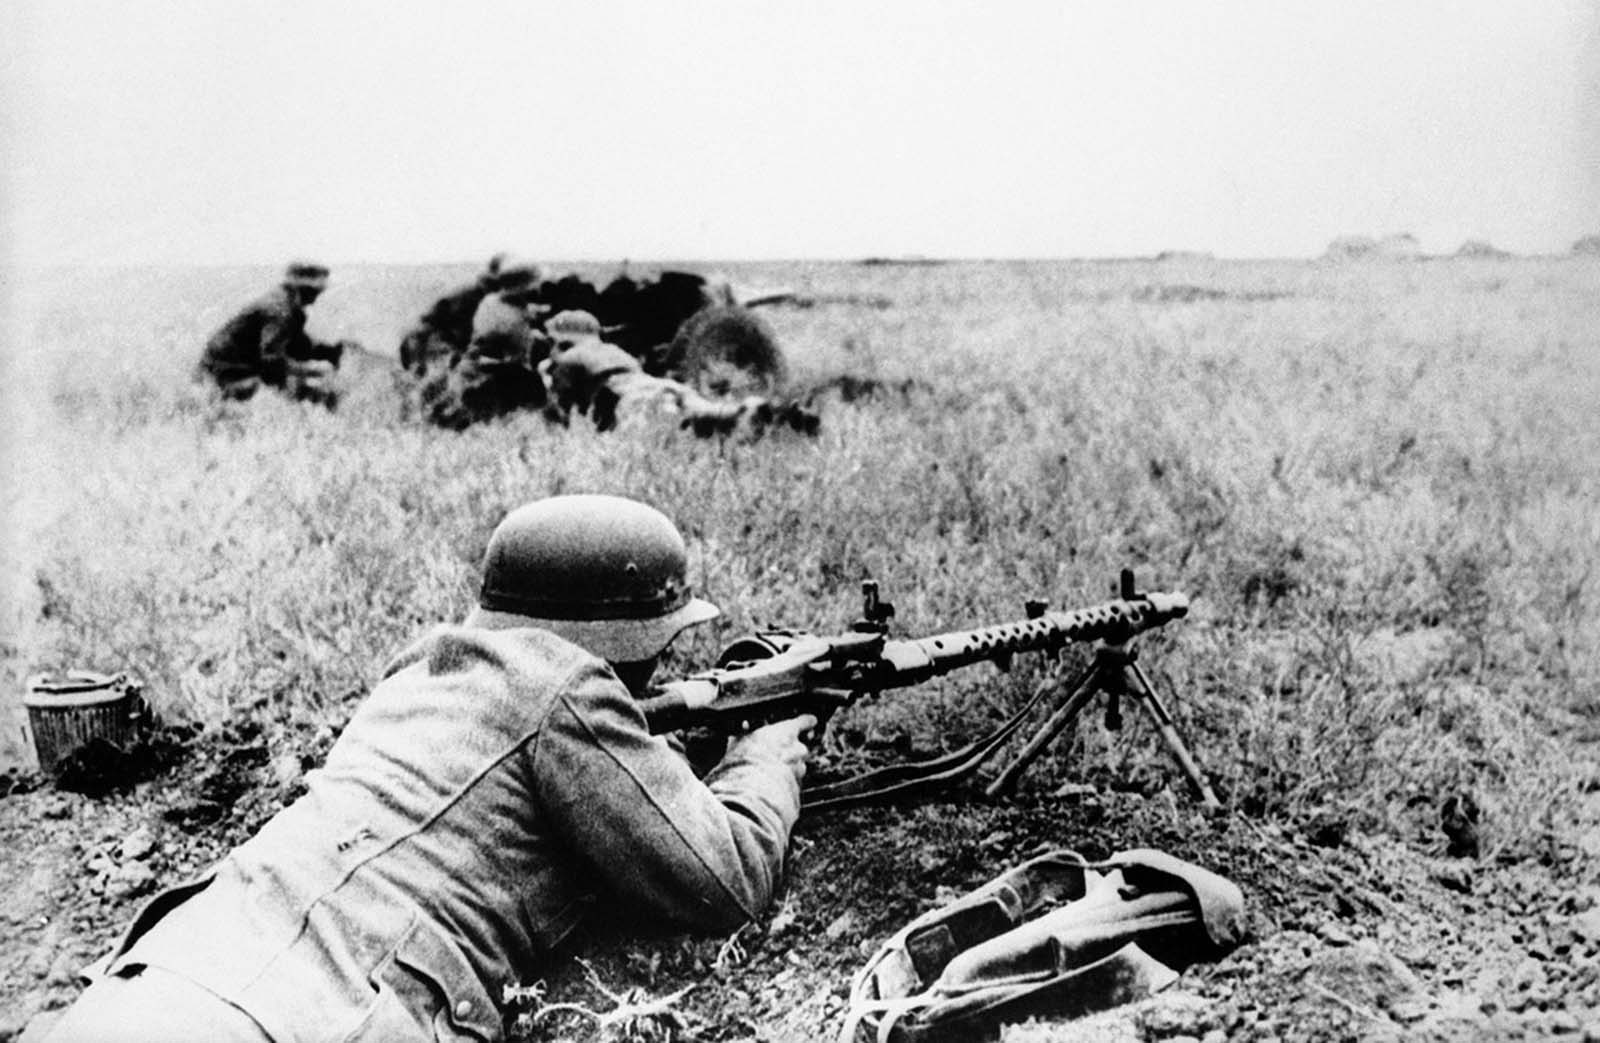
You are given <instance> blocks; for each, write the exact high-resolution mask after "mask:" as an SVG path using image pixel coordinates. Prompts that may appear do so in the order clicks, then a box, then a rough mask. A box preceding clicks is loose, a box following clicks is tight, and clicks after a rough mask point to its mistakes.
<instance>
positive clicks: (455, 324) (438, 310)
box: [400, 253, 506, 379]
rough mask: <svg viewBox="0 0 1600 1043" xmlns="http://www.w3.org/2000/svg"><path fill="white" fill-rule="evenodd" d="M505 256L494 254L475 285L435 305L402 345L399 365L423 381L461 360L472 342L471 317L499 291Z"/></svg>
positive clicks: (436, 302)
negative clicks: (429, 374)
mask: <svg viewBox="0 0 1600 1043" xmlns="http://www.w3.org/2000/svg"><path fill="white" fill-rule="evenodd" d="M505 260H506V255H505V254H503V253H499V254H495V255H494V256H493V257H491V258H489V263H488V264H487V265H485V266H484V269H483V271H482V272H480V273H478V277H477V278H475V279H473V280H472V282H470V283H467V284H466V285H464V286H457V287H456V288H455V289H453V290H450V291H449V292H448V293H446V294H445V295H444V296H442V297H440V298H439V299H438V300H436V301H434V302H433V306H432V307H430V308H429V309H428V310H427V311H426V312H424V313H423V315H422V317H421V318H420V319H418V320H417V324H416V325H415V326H413V327H412V328H411V330H410V331H409V332H407V333H406V335H405V338H404V339H403V340H402V341H401V342H400V365H401V366H403V367H405V369H406V371H407V372H409V373H411V374H412V375H414V376H416V377H417V378H419V379H421V378H424V377H426V376H427V375H428V372H429V370H431V369H433V368H434V367H435V366H437V365H440V364H445V365H448V364H449V362H450V361H451V360H453V359H458V358H460V357H461V355H462V353H463V352H465V351H466V350H467V344H468V343H469V342H471V340H472V317H473V315H474V314H476V313H477V310H478V305H479V304H481V303H482V302H483V299H484V298H485V297H487V296H488V295H489V294H491V293H493V292H494V291H495V290H496V289H498V288H499V283H500V269H501V267H502V265H503V264H504V263H505Z"/></svg>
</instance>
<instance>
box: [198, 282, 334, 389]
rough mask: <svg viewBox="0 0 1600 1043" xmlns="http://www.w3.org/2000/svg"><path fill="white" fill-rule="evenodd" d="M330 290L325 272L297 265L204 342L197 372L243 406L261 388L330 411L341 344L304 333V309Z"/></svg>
mask: <svg viewBox="0 0 1600 1043" xmlns="http://www.w3.org/2000/svg"><path fill="white" fill-rule="evenodd" d="M327 288H328V269H327V268H326V267H325V266H324V265H320V264H313V263H311V262H309V261H296V262H294V263H292V264H290V265H289V267H288V268H287V269H286V270H285V271H284V275H283V282H282V283H281V284H279V286H278V287H277V288H276V289H274V290H273V291H272V292H270V293H268V294H267V295H266V296H264V297H262V298H260V299H259V300H256V301H253V302H251V303H250V304H249V305H248V306H246V307H245V309H244V310H243V311H241V312H239V313H238V314H237V315H235V316H234V317H233V318H231V319H229V320H228V321H227V322H226V323H224V324H223V325H222V327H221V328H220V329H218V330H217V332H215V333H213V334H212V335H211V339H210V340H208V341H207V342H206V347H205V352H204V353H203V354H202V355H201V358H200V373H201V375H202V376H203V377H205V378H206V379H209V380H211V381H213V382H215V384H216V386H217V389H218V390H219V391H220V392H221V393H222V397H223V398H225V399H229V400H231V401H241V402H242V401H244V400H246V399H249V398H250V397H251V396H253V395H254V394H255V393H256V391H257V390H258V389H260V387H261V386H262V385H263V384H265V385H267V386H268V387H274V388H278V389H279V390H281V391H283V392H284V393H285V394H287V395H289V396H291V397H293V398H296V399H301V400H304V401H311V402H317V403H320V404H322V405H325V406H327V407H328V408H330V409H331V408H333V407H334V406H335V405H337V404H338V400H339V395H338V391H337V389H336V388H335V387H334V383H333V375H334V373H335V372H336V371H337V370H338V368H339V360H340V359H341V358H342V357H343V354H344V349H345V346H346V345H345V343H344V342H342V341H341V342H339V343H336V344H325V343H322V342H320V341H316V340H313V339H312V338H311V337H310V336H309V335H307V333H306V309H307V308H308V307H310V306H311V305H312V304H313V303H315V302H316V300H317V298H318V297H320V296H321V295H322V292H323V291H324V290H326V289H327Z"/></svg>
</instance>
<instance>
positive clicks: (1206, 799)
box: [1121, 663, 1222, 808]
mask: <svg viewBox="0 0 1600 1043" xmlns="http://www.w3.org/2000/svg"><path fill="white" fill-rule="evenodd" d="M1121 688H1122V690H1123V691H1124V692H1126V693H1127V694H1129V695H1131V696H1133V698H1134V699H1135V700H1136V701H1137V702H1138V703H1139V705H1140V706H1143V707H1144V708H1145V711H1146V712H1148V713H1149V714H1150V719H1151V720H1152V721H1153V722H1155V726H1156V733H1157V734H1158V735H1160V736H1161V741H1162V742H1163V743H1165V744H1166V746H1167V749H1168V750H1169V751H1170V752H1171V753H1172V756H1173V758H1174V759H1176V760H1177V762H1178V766H1179V767H1180V768H1182V769H1183V773H1184V774H1185V775H1187V776H1188V777H1189V784H1190V785H1191V786H1193V787H1194V791H1195V792H1196V793H1197V794H1199V796H1200V801H1201V803H1203V804H1204V805H1205V806H1206V807H1208V808H1220V807H1222V802H1221V801H1220V800H1218V799H1217V795H1216V794H1215V793H1213V792H1212V791H1211V784H1210V783H1209V782H1207V781H1206V777H1205V775H1204V774H1203V773H1202V772H1201V771H1200V765H1198V764H1196V763H1195V759H1194V755H1193V754H1191V753H1190V752H1189V747H1188V746H1186V745H1184V742H1183V737H1182V736H1180V735H1179V734H1178V726H1177V724H1176V722H1174V721H1173V719H1172V714H1171V713H1169V712H1168V710H1167V707H1166V704H1164V703H1163V702H1162V701H1161V697H1160V696H1158V695H1157V694H1156V690H1155V686H1154V685H1152V684H1151V683H1150V679H1149V678H1148V677H1146V676H1145V674H1144V671H1143V670H1141V669H1139V664H1138V663H1128V664H1127V665H1125V666H1124V667H1123V668H1122V684H1121Z"/></svg>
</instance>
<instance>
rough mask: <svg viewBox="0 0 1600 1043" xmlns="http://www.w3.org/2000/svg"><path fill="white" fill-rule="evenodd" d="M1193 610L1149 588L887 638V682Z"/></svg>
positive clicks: (1100, 636) (1111, 638)
mask: <svg viewBox="0 0 1600 1043" xmlns="http://www.w3.org/2000/svg"><path fill="white" fill-rule="evenodd" d="M1188 611H1189V599H1188V598H1187V597H1185V596H1184V595H1182V594H1175V593H1151V594H1144V595H1141V596H1139V597H1137V598H1133V599H1126V598H1125V599H1119V600H1117V601H1108V602H1106V603H1104V604H1100V605H1093V606H1090V607H1089V608H1081V609H1075V610H1073V611H1070V612H1045V613H1042V614H1041V615H1039V616H1037V617H1035V618H1033V619H1024V620H1019V621H1016V622H1012V623H999V624H996V625H994V626H987V627H978V628H977V629H975V630H958V631H954V632H952V633H948V634H936V635H934V636H933V637H924V638H916V639H914V640H909V641H889V642H886V643H885V644H884V648H883V662H884V667H885V671H884V672H885V673H887V674H888V675H889V678H886V680H887V681H888V683H886V684H884V685H883V686H884V687H897V686H900V685H908V684H918V683H920V682H922V681H925V680H927V679H928V678H931V677H937V676H939V675H940V674H945V673H948V672H950V671H951V670H958V669H960V668H962V667H964V666H968V665H970V664H973V663H981V662H984V661H985V660H998V661H1000V662H1002V663H1004V662H1005V661H1006V660H1008V659H1009V658H1010V657H1011V656H1013V655H1015V654H1017V653H1019V652H1045V651H1054V650H1055V649H1058V648H1060V647H1061V646H1062V645H1065V644H1067V643H1068V642H1072V641H1105V642H1106V643H1108V644H1114V645H1116V644H1122V643H1124V642H1126V641H1129V640H1131V639H1132V638H1135V637H1137V636H1138V635H1140V634H1142V633H1144V632H1145V631H1146V630H1153V629H1154V628H1156V627H1159V626H1162V625H1164V624H1166V623H1168V622H1170V621H1172V620H1174V619H1180V618H1182V617H1183V616H1184V615H1186V614H1187V613H1188Z"/></svg>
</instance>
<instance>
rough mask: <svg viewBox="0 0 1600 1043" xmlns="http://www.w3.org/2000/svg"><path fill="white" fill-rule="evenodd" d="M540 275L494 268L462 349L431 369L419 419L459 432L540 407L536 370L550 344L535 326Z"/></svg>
mask: <svg viewBox="0 0 1600 1043" xmlns="http://www.w3.org/2000/svg"><path fill="white" fill-rule="evenodd" d="M540 274H541V273H540V270H539V267H538V266H537V265H534V264H528V263H517V264H509V265H506V266H505V267H502V268H501V269H500V273H499V279H498V281H499V289H498V290H496V291H495V292H494V293H491V294H488V295H487V296H485V297H484V298H483V300H482V301H480V302H479V304H478V307H477V310H476V311H475V312H474V313H473V316H472V338H471V340H470V342H469V343H468V344H467V347H466V350H465V351H463V352H462V353H461V356H460V358H459V359H456V360H454V361H453V362H452V363H451V364H450V365H449V367H448V368H447V369H445V370H443V371H442V372H440V371H438V370H437V367H436V370H435V372H434V373H432V374H431V375H430V377H429V378H428V382H427V383H426V384H425V385H424V387H423V389H422V404H423V411H424V415H425V416H427V418H428V419H429V420H430V421H431V422H432V423H434V424H437V425H438V426H440V427H447V428H451V429H453V430H458V431H459V430H461V429H463V428H466V427H469V426H471V425H472V424H474V423H477V422H478V421H481V420H489V419H492V418H494V417H498V416H504V415H506V414H507V413H512V412H515V411H517V410H519V409H528V408H532V409H537V408H539V407H541V406H543V405H544V403H545V388H544V382H543V381H542V380H541V379H540V377H539V371H538V366H539V363H540V362H542V361H543V360H544V357H545V354H546V353H547V352H548V350H549V347H550V342H549V339H548V338H547V337H546V336H545V335H544V332H543V331H542V330H541V329H540V328H539V319H540V316H541V315H542V313H543V308H542V306H541V305H539V303H538V296H539V278H540Z"/></svg>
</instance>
